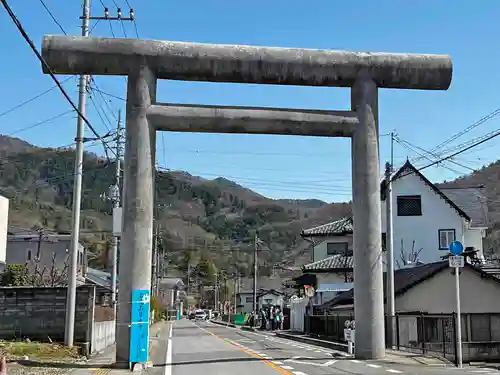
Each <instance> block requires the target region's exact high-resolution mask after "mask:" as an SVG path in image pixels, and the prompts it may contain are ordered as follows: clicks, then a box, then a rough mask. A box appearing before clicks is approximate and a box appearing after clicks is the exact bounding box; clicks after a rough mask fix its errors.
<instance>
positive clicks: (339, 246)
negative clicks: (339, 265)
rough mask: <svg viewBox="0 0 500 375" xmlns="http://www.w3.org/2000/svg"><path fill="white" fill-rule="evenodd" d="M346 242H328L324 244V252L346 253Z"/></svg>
mask: <svg viewBox="0 0 500 375" xmlns="http://www.w3.org/2000/svg"><path fill="white" fill-rule="evenodd" d="M348 247H349V246H348V244H347V242H329V243H327V244H326V254H327V255H328V256H331V255H348Z"/></svg>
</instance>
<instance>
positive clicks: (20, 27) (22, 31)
mask: <svg viewBox="0 0 500 375" xmlns="http://www.w3.org/2000/svg"><path fill="white" fill-rule="evenodd" d="M0 2H1V3H2V5H3V6H4V8H5V10H6V11H7V13H8V14H9V16H10V18H11V20H12V22H13V23H14V24H15V26H16V27H17V29H18V31H19V32H20V34H21V35H22V37H23V38H24V40H25V41H26V43H28V45H29V47H30V48H31V50H32V51H33V53H34V54H35V55H36V57H37V58H38V60H39V61H40V62H41V63H42V65H43V66H44V68H45V69H46V70H47V72H48V74H49V75H50V77H51V78H52V80H53V81H54V82H55V84H56V85H57V87H58V89H59V91H60V92H61V93H62V94H63V96H64V97H65V99H66V100H67V101H68V103H69V104H70V105H71V107H73V109H74V110H75V111H76V113H77V114H78V116H79V117H80V118H81V119H82V121H83V122H84V123H85V124H86V125H87V126H88V128H89V129H90V130H91V132H92V133H93V134H94V135H95V136H96V138H97V139H99V140H101V139H102V137H101V136H100V135H99V133H98V132H97V131H96V130H95V128H94V127H93V126H92V124H91V123H90V121H89V120H88V119H87V118H86V117H85V116H84V115H83V113H81V112H80V110H79V109H78V107H77V106H76V104H75V103H74V102H73V100H72V99H71V98H70V96H69V95H68V93H67V92H66V90H65V89H64V87H63V86H62V85H61V83H60V82H59V80H58V79H57V77H56V76H55V74H54V72H53V71H52V69H51V68H50V66H49V65H48V64H47V62H46V61H45V59H44V58H43V57H42V55H41V54H40V52H38V50H37V48H36V46H35V44H34V43H33V41H32V40H31V38H30V37H29V35H28V34H27V33H26V31H25V29H24V27H23V25H22V24H21V22H20V21H19V20H18V18H17V17H16V15H15V14H14V12H13V11H12V9H11V8H10V6H9V4H8V3H7V0H0ZM102 144H103V147H104V152H105V154H106V157H107V158H108V159H109V155H108V148H109V147H108V145H107V144H106V142H104V141H103V142H102Z"/></svg>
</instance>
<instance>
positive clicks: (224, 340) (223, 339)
mask: <svg viewBox="0 0 500 375" xmlns="http://www.w3.org/2000/svg"><path fill="white" fill-rule="evenodd" d="M198 328H200V329H201V330H202V331H205V332H207V333H208V334H210V335H212V336H213V337H215V338H217V339H219V340H221V341H223V342H225V343H226V344H229V345H231V346H232V347H234V348H236V349H239V350H241V351H242V352H244V353H246V354H248V355H249V356H251V357H254V358H257V359H260V360H262V363H264V364H266V365H267V366H269V367H271V368H273V369H275V370H276V371H278V372H279V373H281V374H283V375H294V374H293V373H291V372H290V371H287V370H285V369H282V368H281V367H279V366H276V365H275V364H274V363H272V362H270V361H268V360H267V359H263V358H262V357H260V356H258V355H257V354H255V353H252V352H250V351H248V350H246V349H244V348H242V347H241V346H238V345H235V344H233V343H232V342H231V341H229V340H228V339H225V338H224V337H221V336H218V335H216V334H215V333H212V332H210V331H209V330H208V329H205V328H202V327H200V326H198Z"/></svg>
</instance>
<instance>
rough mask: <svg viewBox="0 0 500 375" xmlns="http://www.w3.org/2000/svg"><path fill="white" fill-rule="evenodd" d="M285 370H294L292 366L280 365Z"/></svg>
mask: <svg viewBox="0 0 500 375" xmlns="http://www.w3.org/2000/svg"><path fill="white" fill-rule="evenodd" d="M280 367H281V368H282V369H283V370H293V367H292V366H280Z"/></svg>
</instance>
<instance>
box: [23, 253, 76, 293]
mask: <svg viewBox="0 0 500 375" xmlns="http://www.w3.org/2000/svg"><path fill="white" fill-rule="evenodd" d="M25 267H26V270H27V272H28V280H29V283H30V285H32V286H51V287H56V286H63V285H65V284H66V282H67V280H68V269H69V256H66V258H65V260H64V262H63V263H62V267H58V265H57V260H56V254H55V253H53V254H52V259H51V263H50V264H49V265H43V264H42V263H41V257H40V256H39V255H37V256H36V257H35V258H34V259H33V260H32V261H26V263H25Z"/></svg>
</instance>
